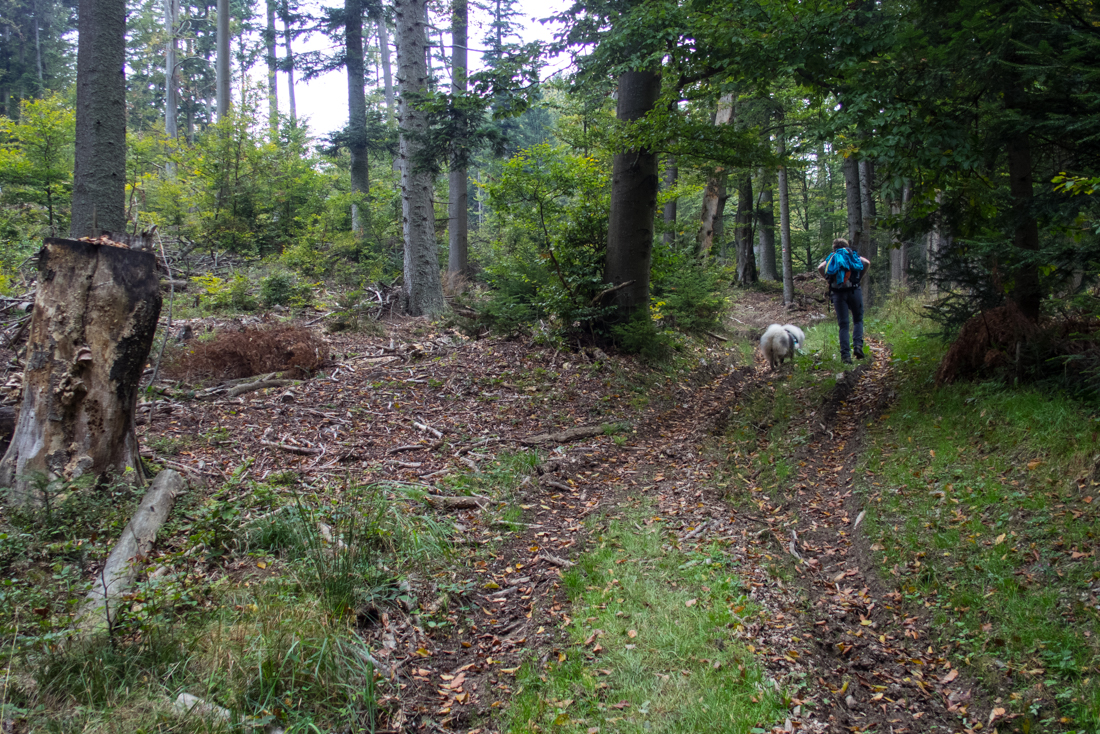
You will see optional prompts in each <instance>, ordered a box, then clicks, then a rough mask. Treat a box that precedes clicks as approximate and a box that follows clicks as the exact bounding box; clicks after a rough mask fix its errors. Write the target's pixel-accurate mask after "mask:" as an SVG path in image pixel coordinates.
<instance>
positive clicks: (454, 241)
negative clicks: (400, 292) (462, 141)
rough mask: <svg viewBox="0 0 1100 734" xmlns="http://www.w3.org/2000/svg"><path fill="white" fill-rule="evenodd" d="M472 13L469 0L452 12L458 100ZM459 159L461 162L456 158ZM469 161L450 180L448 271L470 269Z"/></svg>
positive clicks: (454, 87)
mask: <svg viewBox="0 0 1100 734" xmlns="http://www.w3.org/2000/svg"><path fill="white" fill-rule="evenodd" d="M467 26H468V16H467V8H466V0H454V4H453V6H452V15H451V94H453V95H454V98H455V100H456V102H457V101H458V100H460V99H462V98H463V97H465V96H466V36H467ZM455 163H457V162H455ZM467 178H468V177H467V172H466V165H465V162H463V163H462V164H461V165H456V164H452V166H451V173H450V178H449V180H448V196H447V200H448V204H447V218H448V220H449V224H448V227H447V235H448V239H449V242H448V244H449V247H448V257H447V272H448V273H450V274H462V275H465V274H467V273H468V271H469V263H468V260H467V248H468V238H469V220H468V215H467V208H468V205H469V200H468V194H467V190H468V181H467Z"/></svg>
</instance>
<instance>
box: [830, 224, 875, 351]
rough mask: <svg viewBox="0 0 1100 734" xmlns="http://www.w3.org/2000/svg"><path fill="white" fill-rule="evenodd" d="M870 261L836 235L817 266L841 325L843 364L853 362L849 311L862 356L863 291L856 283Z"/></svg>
mask: <svg viewBox="0 0 1100 734" xmlns="http://www.w3.org/2000/svg"><path fill="white" fill-rule="evenodd" d="M870 264H871V261H870V260H868V259H867V258H865V257H861V256H860V255H859V253H857V252H856V251H855V250H853V249H852V248H851V247H850V246H849V244H848V240H846V239H844V238H842V237H838V238H837V239H835V240H833V251H832V252H831V253H830V254H829V256H828V257H827V258H825V260H823V261H822V263H821V264H820V265H818V266H817V272H819V273H821V277H823V278H825V280H826V281H828V283H829V295H830V297H831V299H832V302H833V309H834V310H836V321H837V325H838V326H839V327H840V359H841V361H843V362H844V364H851V363H852V357H851V352H850V351H849V344H848V312H849V311H850V312H851V314H852V325H853V328H852V332H853V333H852V342H853V343H854V345H855V355H856V359H863V291H861V290H860V288H859V283H860V281H861V280H862V279H863V274H864V273H865V272H866V271H867V267H868V266H869V265H870Z"/></svg>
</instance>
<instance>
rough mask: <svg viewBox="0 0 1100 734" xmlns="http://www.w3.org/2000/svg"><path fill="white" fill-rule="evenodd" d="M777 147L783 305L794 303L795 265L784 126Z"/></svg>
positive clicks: (780, 130) (781, 128)
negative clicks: (792, 252)
mask: <svg viewBox="0 0 1100 734" xmlns="http://www.w3.org/2000/svg"><path fill="white" fill-rule="evenodd" d="M777 146H778V153H779V160H780V164H779V171H778V174H777V176H778V179H779V180H778V182H777V183H778V186H779V242H780V249H781V251H782V258H783V303H784V304H790V303H791V302H793V301H794V265H793V263H792V261H791V199H790V192H789V191H788V189H787V166H786V165H784V164H783V163H782V161H783V159H784V157H785V156H786V155H787V139H786V130H785V129H784V128H783V126H782V125H780V127H779V137H778V143H777ZM807 215H808V212H807ZM807 229H808V227H807ZM808 267H809V265H808V264H807V268H808Z"/></svg>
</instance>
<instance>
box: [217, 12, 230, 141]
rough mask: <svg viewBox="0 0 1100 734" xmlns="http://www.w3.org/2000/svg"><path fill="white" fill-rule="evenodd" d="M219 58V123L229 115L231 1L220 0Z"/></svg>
mask: <svg viewBox="0 0 1100 734" xmlns="http://www.w3.org/2000/svg"><path fill="white" fill-rule="evenodd" d="M216 43H217V56H216V67H217V68H216V74H215V96H216V97H217V100H218V122H221V121H222V120H224V119H225V117H226V115H228V114H229V104H230V99H229V82H230V80H229V75H230V70H229V69H230V63H229V0H218V27H217V39H216Z"/></svg>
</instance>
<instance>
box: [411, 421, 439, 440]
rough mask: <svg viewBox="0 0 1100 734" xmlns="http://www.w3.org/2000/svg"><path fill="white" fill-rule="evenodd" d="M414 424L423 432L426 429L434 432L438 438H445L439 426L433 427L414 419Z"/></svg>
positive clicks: (431, 432) (428, 431)
mask: <svg viewBox="0 0 1100 734" xmlns="http://www.w3.org/2000/svg"><path fill="white" fill-rule="evenodd" d="M412 424H413V427H414V428H416V429H417V430H418V431H422V432H425V431H426V432H427V433H430V434H432V435H433V436H435V437H436V438H443V432H442V431H440V430H439V429H437V428H432V427H431V426H429V425H428V424H427V423H421V422H419V421H413V422H412Z"/></svg>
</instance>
